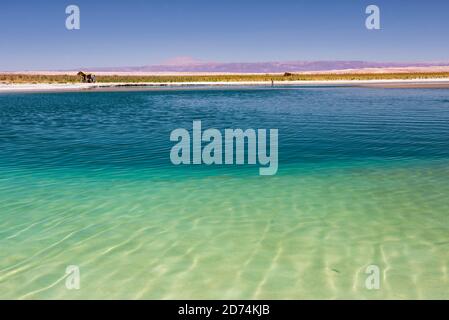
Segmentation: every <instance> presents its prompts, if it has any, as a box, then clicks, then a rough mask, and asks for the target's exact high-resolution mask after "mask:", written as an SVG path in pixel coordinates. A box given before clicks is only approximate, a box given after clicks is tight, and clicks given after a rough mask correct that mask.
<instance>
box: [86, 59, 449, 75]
mask: <svg viewBox="0 0 449 320" xmlns="http://www.w3.org/2000/svg"><path fill="white" fill-rule="evenodd" d="M429 66H449V62H434V63H431V62H420V63H405V62H404V63H400V62H369V61H285V62H241V63H238V62H229V63H220V62H202V61H197V60H194V59H191V58H189V57H180V58H175V59H172V60H170V61H167V62H166V63H163V64H160V65H148V66H136V67H110V68H84V69H89V70H92V71H104V72H114V71H116V72H221V73H228V72H229V73H278V72H307V71H326V70H343V69H363V68H404V67H429Z"/></svg>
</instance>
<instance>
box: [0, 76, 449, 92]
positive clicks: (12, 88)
mask: <svg viewBox="0 0 449 320" xmlns="http://www.w3.org/2000/svg"><path fill="white" fill-rule="evenodd" d="M286 85H295V86H302V85H303V86H370V87H371V86H372V87H385V88H388V87H392V88H396V87H413V88H419V87H423V88H432V87H447V88H449V79H448V78H441V79H438V78H435V79H410V80H400V79H399V80H398V79H394V80H329V81H275V82H274V86H275V87H276V86H286ZM198 86H205V87H217V86H268V87H271V86H272V83H271V81H229V82H176V83H173V82H172V83H170V82H139V83H129V82H123V83H119V82H114V83H62V84H61V83H20V84H9V83H0V93H2V92H6V93H8V92H58V91H61V92H64V91H86V90H94V91H96V90H100V91H101V90H107V91H121V90H126V89H133V88H134V89H148V88H161V87H170V88H179V87H198Z"/></svg>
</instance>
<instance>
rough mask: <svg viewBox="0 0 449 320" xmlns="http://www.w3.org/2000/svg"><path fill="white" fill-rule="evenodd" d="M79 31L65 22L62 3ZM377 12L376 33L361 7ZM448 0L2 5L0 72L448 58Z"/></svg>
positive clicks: (5, 0) (81, 0) (98, 0)
mask: <svg viewBox="0 0 449 320" xmlns="http://www.w3.org/2000/svg"><path fill="white" fill-rule="evenodd" d="M70 4H76V5H78V6H79V7H80V10H81V29H80V30H74V31H69V30H67V29H66V28H65V19H66V17H67V15H66V13H65V8H66V6H67V5H70ZM369 4H376V5H378V6H379V7H380V9H381V27H382V29H381V30H378V31H372V30H371V31H370V30H367V29H366V28H365V19H366V16H367V15H366V14H365V8H366V7H367V5H369ZM448 35H449V1H447V0H428V1H424V0H407V1H403V0H388V1H387V0H372V1H364V0H360V1H357V0H338V1H336V0H308V1H303V0H271V1H266V0H238V1H235V0H226V1H222V0H220V1H213V0H209V1H204V0H158V1H154V0H127V1H113V0H109V1H103V0H95V1H92V0H89V1H88V0H71V1H64V0H57V1H49V0H42V1H31V0H29V1H22V0H14V1H9V0H2V1H1V2H0V70H42V69H68V68H77V67H108V66H139V65H149V64H159V63H161V62H164V61H165V60H167V59H171V58H174V57H178V56H189V57H193V58H195V59H200V60H206V61H217V62H260V61H278V60H370V61H449V36H448Z"/></svg>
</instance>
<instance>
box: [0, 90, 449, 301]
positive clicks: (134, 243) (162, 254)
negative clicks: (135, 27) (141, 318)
mask: <svg viewBox="0 0 449 320" xmlns="http://www.w3.org/2000/svg"><path fill="white" fill-rule="evenodd" d="M448 93H449V91H448V90H419V89H414V90H370V89H354V88H307V89H305V88H285V89H282V88H281V89H277V90H266V89H260V90H253V89H245V88H241V89H238V90H186V91H182V90H181V91H176V92H174V91H150V92H120V93H68V94H28V95H2V96H0V123H1V128H0V148H1V150H2V157H1V159H0V248H1V251H0V298H8V299H16V298H22V299H57V298H63V299H94V298H101V299H113V298H126V299H197V298H198V299H199V298H202V299H204V298H207V299H298V298H299V299H302V298H307V299H310V298H319V299H342V298H349V299H366V298H374V299H384V298H387V299H404V298H411V299H430V298H436V299H440V298H446V299H447V298H449V250H448V249H449V222H448V221H449V219H448V214H449V183H448V181H449V139H448V138H449V125H448V123H449V122H448V121H449V100H448V99H447V96H448ZM194 119H200V120H202V121H203V125H204V126H205V127H211V128H212V127H213V128H218V129H225V128H278V129H279V158H280V161H279V171H278V174H277V175H275V176H271V177H263V176H259V175H258V168H257V167H256V166H216V167H214V166H212V167H205V166H196V167H194V166H185V167H175V166H173V165H172V164H171V163H170V161H169V151H170V148H171V146H172V145H173V143H171V142H170V141H169V132H170V131H171V130H173V129H175V128H178V127H184V128H187V129H189V128H191V124H192V120H194ZM189 126H190V127H189ZM69 265H76V266H79V268H80V272H81V278H80V284H81V287H80V289H79V290H69V289H67V288H66V277H67V276H66V273H65V271H66V267H67V266H69ZM369 265H376V266H378V267H379V270H380V288H379V289H378V290H368V289H367V288H366V286H365V281H366V279H367V277H368V275H367V274H366V273H365V271H366V268H367V266H369Z"/></svg>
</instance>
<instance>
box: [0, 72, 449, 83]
mask: <svg viewBox="0 0 449 320" xmlns="http://www.w3.org/2000/svg"><path fill="white" fill-rule="evenodd" d="M436 78H448V79H449V72H428V73H377V74H375V73H360V74H356V73H353V74H292V75H289V76H284V75H279V74H260V75H258V74H233V75H170V76H163V75H142V76H138V75H135V76H134V75H99V76H97V81H98V82H101V83H117V82H125V83H139V82H150V83H151V82H163V83H176V82H231V81H232V82H236V81H242V82H243V81H245V82H248V81H271V80H274V81H277V82H279V81H294V80H303V81H326V80H392V79H398V80H400V79H402V80H407V79H408V80H410V79H436ZM76 82H80V78H79V77H78V76H76V75H68V74H67V75H39V74H8V73H4V74H0V83H76Z"/></svg>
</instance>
